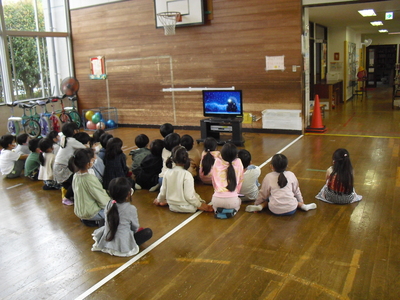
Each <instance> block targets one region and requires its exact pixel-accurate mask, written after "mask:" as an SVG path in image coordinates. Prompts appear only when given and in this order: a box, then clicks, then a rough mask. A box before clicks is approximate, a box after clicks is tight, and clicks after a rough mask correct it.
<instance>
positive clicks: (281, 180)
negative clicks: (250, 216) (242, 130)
mask: <svg viewBox="0 0 400 300" xmlns="http://www.w3.org/2000/svg"><path fill="white" fill-rule="evenodd" d="M287 165H288V159H287V158H286V156H285V155H283V154H275V155H274V156H273V157H272V160H271V169H272V171H273V172H271V173H268V174H267V175H266V176H265V177H264V180H263V182H262V185H261V189H260V192H259V194H258V197H257V200H256V201H255V203H254V205H248V206H247V207H246V211H247V212H255V211H261V210H262V209H263V208H265V207H268V208H269V210H270V211H271V212H272V213H273V214H274V215H279V216H288V215H293V214H294V213H295V212H296V210H297V208H300V209H302V210H304V211H308V210H310V209H315V208H317V205H316V204H315V203H310V204H304V202H303V196H302V195H301V191H300V188H299V182H298V181H297V178H296V176H295V175H294V174H293V172H290V171H286V168H287Z"/></svg>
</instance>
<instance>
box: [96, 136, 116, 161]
mask: <svg viewBox="0 0 400 300" xmlns="http://www.w3.org/2000/svg"><path fill="white" fill-rule="evenodd" d="M112 138H113V135H112V134H109V133H107V132H106V133H103V134H102V135H101V136H100V138H99V141H100V145H101V149H100V150H99V152H98V153H97V156H98V157H99V158H101V160H102V161H103V162H104V156H106V147H107V142H108V140H110V139H112Z"/></svg>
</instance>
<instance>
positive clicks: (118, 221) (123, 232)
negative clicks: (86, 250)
mask: <svg viewBox="0 0 400 300" xmlns="http://www.w3.org/2000/svg"><path fill="white" fill-rule="evenodd" d="M109 193H110V196H111V199H112V200H110V201H109V202H108V204H107V205H106V207H105V216H106V219H105V226H103V227H101V228H99V229H96V230H95V231H94V232H93V234H92V236H93V239H94V241H95V243H94V245H93V246H92V251H101V252H104V253H108V254H110V255H115V256H121V257H127V256H132V255H135V254H137V253H138V252H139V246H140V245H141V244H143V243H144V242H146V241H148V240H149V239H150V238H151V237H152V236H153V231H152V230H151V229H150V228H141V227H140V225H139V219H138V213H137V209H136V207H135V206H134V205H132V204H131V202H132V195H133V189H132V187H131V183H130V181H129V180H128V179H127V178H126V177H118V178H114V179H113V180H111V181H110V184H109Z"/></svg>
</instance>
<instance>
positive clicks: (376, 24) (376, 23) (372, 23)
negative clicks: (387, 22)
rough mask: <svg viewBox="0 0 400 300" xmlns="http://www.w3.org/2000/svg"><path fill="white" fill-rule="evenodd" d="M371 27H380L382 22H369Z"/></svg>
mask: <svg viewBox="0 0 400 300" xmlns="http://www.w3.org/2000/svg"><path fill="white" fill-rule="evenodd" d="M370 23H371V25H372V26H382V25H383V23H382V21H374V22H370Z"/></svg>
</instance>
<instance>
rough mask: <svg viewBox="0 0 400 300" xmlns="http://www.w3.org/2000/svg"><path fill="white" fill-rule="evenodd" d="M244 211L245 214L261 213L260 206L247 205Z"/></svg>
mask: <svg viewBox="0 0 400 300" xmlns="http://www.w3.org/2000/svg"><path fill="white" fill-rule="evenodd" d="M246 211H247V212H255V211H262V206H261V205H247V206H246Z"/></svg>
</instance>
